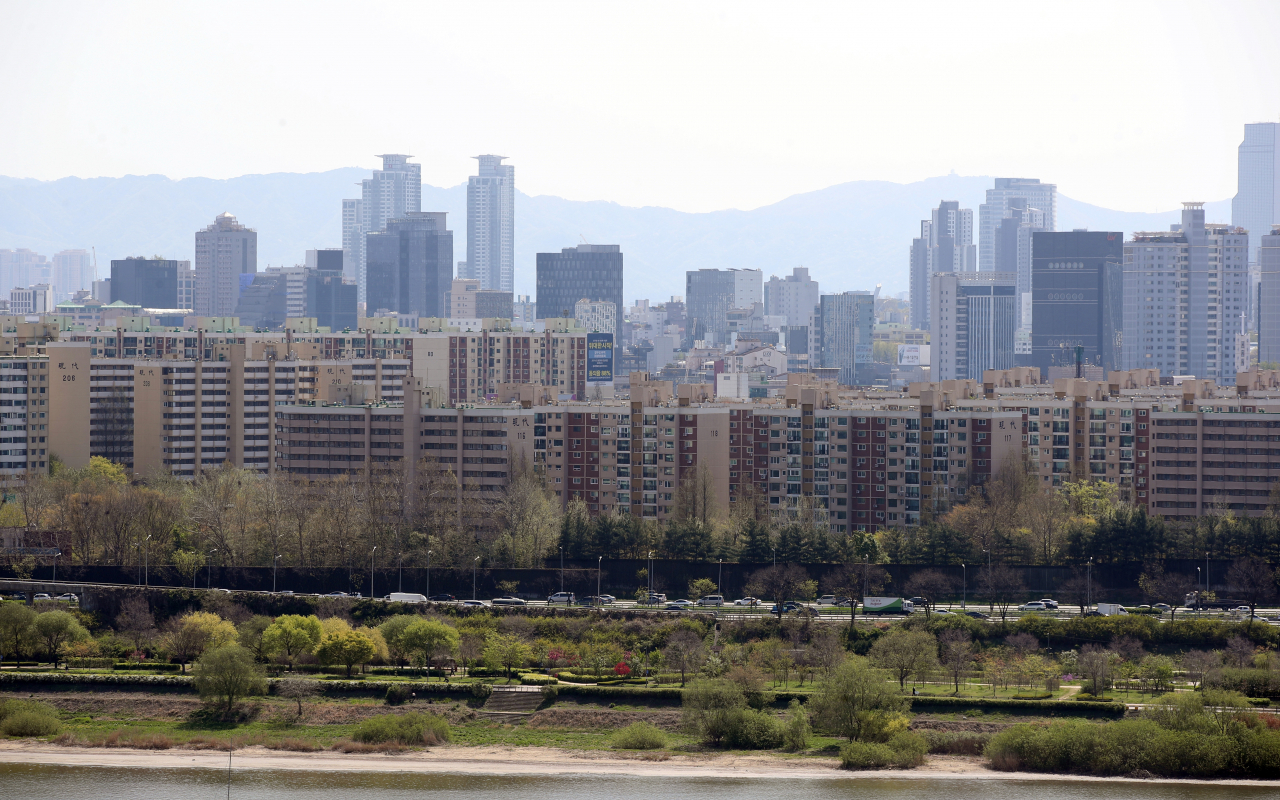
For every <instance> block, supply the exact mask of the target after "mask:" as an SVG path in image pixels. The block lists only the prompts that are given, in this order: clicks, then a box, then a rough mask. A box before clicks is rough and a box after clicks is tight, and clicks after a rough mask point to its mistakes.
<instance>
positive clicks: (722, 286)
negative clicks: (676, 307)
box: [685, 269, 764, 345]
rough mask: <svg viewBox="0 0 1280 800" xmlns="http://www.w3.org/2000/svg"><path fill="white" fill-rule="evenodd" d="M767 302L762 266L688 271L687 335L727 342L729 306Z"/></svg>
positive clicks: (686, 290)
mask: <svg viewBox="0 0 1280 800" xmlns="http://www.w3.org/2000/svg"><path fill="white" fill-rule="evenodd" d="M763 301H764V273H763V272H762V271H761V270H758V269H699V270H690V271H688V272H686V273H685V303H686V305H685V309H686V312H685V313H686V322H685V338H686V339H688V340H689V341H690V342H694V341H699V340H705V341H707V342H711V343H713V344H718V345H725V344H728V342H729V309H731V308H751V307H752V306H753V305H755V304H756V303H763Z"/></svg>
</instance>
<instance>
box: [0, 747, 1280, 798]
mask: <svg viewBox="0 0 1280 800" xmlns="http://www.w3.org/2000/svg"><path fill="white" fill-rule="evenodd" d="M0 764H51V765H61V766H79V767H84V766H104V767H133V768H138V767H151V768H169V769H174V768H181V767H200V768H207V769H226V767H227V756H226V753H225V752H214V751H208V750H202V751H191V750H178V749H174V750H165V751H162V752H156V751H150V750H129V749H123V748H121V749H105V748H83V747H59V746H57V745H50V744H47V743H45V742H39V743H31V742H18V741H8V742H0ZM232 764H233V769H240V770H248V769H269V770H309V771H333V772H416V773H455V774H470V775H569V774H591V775H635V776H645V777H669V778H744V777H749V778H792V779H795V778H801V779H833V778H834V779H847V778H872V777H874V778H894V779H919V780H924V779H946V778H962V779H973V780H1000V781H1009V780H1013V781H1018V780H1022V781H1026V780H1035V781H1043V780H1051V781H1086V782H1096V781H1109V782H1114V781H1127V780H1132V779H1127V778H1092V777H1087V776H1080V775H1042V774H1037V773H1028V772H1020V773H1014V772H996V771H994V770H991V769H988V768H987V767H986V765H985V762H984V761H983V759H980V758H977V757H968V756H933V757H931V758H930V759H929V760H928V762H927V763H926V764H925V765H924V766H923V767H920V768H919V769H914V770H877V771H871V772H847V771H844V770H841V769H838V762H837V761H836V760H835V759H814V758H803V759H802V758H789V757H785V756H776V755H765V754H725V755H716V754H710V755H673V756H671V757H670V758H667V759H665V760H653V759H652V757H651V756H647V755H646V754H641V753H636V754H630V753H629V754H625V755H624V754H618V753H605V752H591V751H572V750H560V749H556V748H551V747H519V748H514V747H436V748H432V749H430V750H425V751H416V752H412V753H401V754H396V755H367V754H365V755H344V754H340V753H329V752H326V753H287V752H280V751H275V750H267V749H264V748H261V747H250V748H246V749H244V750H237V751H235V754H234V756H233V762H232ZM1140 782H1142V783H1178V784H1183V783H1196V784H1206V785H1215V786H1268V787H1274V786H1276V785H1277V784H1276V782H1273V781H1254V780H1229V781H1228V780H1224V781H1189V780H1144V781H1140Z"/></svg>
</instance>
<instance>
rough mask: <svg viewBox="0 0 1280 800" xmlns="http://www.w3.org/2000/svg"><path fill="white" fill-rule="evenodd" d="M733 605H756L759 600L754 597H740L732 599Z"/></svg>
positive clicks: (758, 603)
mask: <svg viewBox="0 0 1280 800" xmlns="http://www.w3.org/2000/svg"><path fill="white" fill-rule="evenodd" d="M733 604H734V605H735V606H758V605H760V601H759V600H757V599H756V598H754V597H741V598H738V599H737V600H734V601H733Z"/></svg>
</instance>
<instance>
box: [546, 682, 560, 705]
mask: <svg viewBox="0 0 1280 800" xmlns="http://www.w3.org/2000/svg"><path fill="white" fill-rule="evenodd" d="M559 696H560V689H559V688H558V687H556V686H554V685H550V684H548V685H547V686H543V687H542V702H544V703H554V702H555V701H556V698H557V697H559Z"/></svg>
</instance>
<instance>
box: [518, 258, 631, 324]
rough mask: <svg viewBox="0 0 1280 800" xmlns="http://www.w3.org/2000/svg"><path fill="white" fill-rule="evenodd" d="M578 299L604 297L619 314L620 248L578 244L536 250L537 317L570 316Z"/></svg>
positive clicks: (620, 313) (621, 309)
mask: <svg viewBox="0 0 1280 800" xmlns="http://www.w3.org/2000/svg"><path fill="white" fill-rule="evenodd" d="M579 300H607V301H609V302H610V303H613V304H614V307H615V308H616V309H617V312H618V317H619V318H621V317H622V315H623V313H624V311H625V309H626V306H624V305H623V304H622V248H621V247H620V246H619V245H616V244H580V245H578V246H577V247H566V248H564V249H563V250H561V251H560V252H559V253H538V297H537V303H538V311H537V316H538V319H548V318H555V317H572V316H573V307H574V306H575V305H576V304H577V302H578V301H579Z"/></svg>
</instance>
